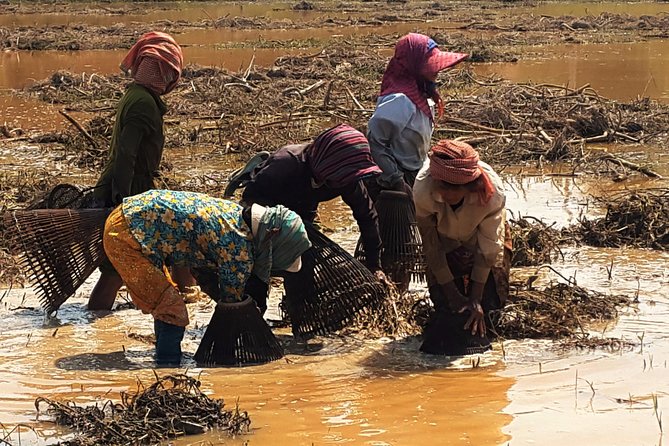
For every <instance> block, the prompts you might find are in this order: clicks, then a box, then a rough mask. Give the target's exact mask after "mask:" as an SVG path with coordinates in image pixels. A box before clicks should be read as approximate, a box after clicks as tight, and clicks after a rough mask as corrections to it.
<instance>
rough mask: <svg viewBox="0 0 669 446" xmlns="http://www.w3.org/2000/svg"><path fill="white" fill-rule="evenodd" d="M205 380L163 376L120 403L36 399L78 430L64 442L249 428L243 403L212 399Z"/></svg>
mask: <svg viewBox="0 0 669 446" xmlns="http://www.w3.org/2000/svg"><path fill="white" fill-rule="evenodd" d="M200 384H201V383H200V381H198V380H196V379H194V378H191V377H189V376H186V375H182V374H175V375H167V376H163V377H158V376H157V375H156V382H155V383H153V384H151V385H150V386H149V387H148V388H145V387H144V385H143V384H142V383H141V382H139V383H138V388H137V391H136V392H134V393H125V392H123V393H121V402H120V403H113V402H112V401H107V402H106V403H105V404H104V405H102V407H100V406H99V405H98V404H95V405H92V406H77V405H76V404H74V403H60V402H57V401H53V400H49V399H47V398H42V397H40V398H37V400H35V406H36V407H37V410H38V416H39V413H40V407H41V405H42V404H46V405H47V406H48V407H47V410H46V412H47V414H48V415H49V416H51V417H52V418H53V419H54V421H55V422H56V424H59V425H63V426H68V427H71V428H72V429H74V430H75V431H76V433H77V436H76V437H75V438H74V439H72V440H68V441H65V442H61V443H59V444H60V445H62V446H89V445H119V444H133V445H153V444H158V443H161V442H163V441H166V440H169V439H171V438H175V437H180V436H183V435H191V434H201V433H204V432H205V431H206V430H209V429H214V428H215V429H217V430H219V431H223V432H226V433H228V434H229V435H230V436H236V435H239V434H244V433H247V432H248V431H249V427H250V425H251V420H250V418H249V416H248V414H247V413H246V412H241V411H240V410H239V408H238V407H235V408H234V409H233V410H226V409H224V403H223V400H222V399H211V398H209V397H208V396H207V395H205V394H204V393H202V390H200Z"/></svg>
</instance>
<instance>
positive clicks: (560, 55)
mask: <svg viewBox="0 0 669 446" xmlns="http://www.w3.org/2000/svg"><path fill="white" fill-rule="evenodd" d="M298 31H299V32H303V30H298ZM354 31H355V29H348V30H347V31H338V32H342V33H344V34H345V33H346V32H354ZM360 31H361V32H364V33H366V32H368V31H369V30H367V29H364V28H361V29H360ZM254 32H255V31H254ZM223 33H224V34H225V33H227V31H225V32H223ZM283 33H284V31H277V32H272V33H268V34H267V38H273V39H278V40H280V39H281V38H282V35H283ZM198 34H200V35H199V36H198ZM213 34H215V33H213ZM284 37H285V36H284ZM193 38H194V39H196V40H197V39H205V40H206V35H205V34H201V32H200V31H194V34H193ZM323 42H325V40H324V41H323ZM184 50H185V58H186V61H187V62H189V63H197V64H201V65H211V66H217V67H222V68H226V69H229V70H232V71H238V70H241V69H245V68H246V67H247V66H248V65H249V63H250V62H251V60H253V63H254V64H255V65H256V66H263V67H267V66H271V65H272V64H273V63H274V61H275V60H276V58H277V57H279V56H281V55H286V54H313V53H316V52H317V51H319V48H318V47H316V48H308V49H299V48H296V49H293V48H291V49H285V48H284V49H281V48H258V49H252V48H225V49H223V48H220V49H219V48H215V47H213V46H205V45H198V46H189V47H186V48H185V49H184ZM124 54H125V51H124V50H112V51H74V52H58V51H36V52H6V53H0V62H1V64H0V122H8V123H13V124H14V125H15V126H17V127H21V128H24V129H35V128H42V129H44V128H47V129H56V128H61V127H62V126H63V125H64V124H65V121H64V119H63V118H61V117H60V116H59V115H57V109H56V108H55V107H52V106H44V105H43V104H40V103H38V102H37V101H34V100H29V99H28V100H25V101H23V100H19V99H17V98H15V97H12V96H11V94H10V92H9V91H8V90H9V89H12V88H23V87H25V86H28V85H30V84H31V83H34V82H35V81H36V80H41V79H45V78H47V77H49V76H51V74H53V73H54V72H55V71H58V70H68V71H71V72H74V73H86V75H87V76H90V75H91V74H93V73H98V74H109V73H116V72H118V71H119V70H118V64H119V61H120V60H121V59H122V58H123V56H124ZM541 54H542V56H541V57H540V58H538V59H530V60H521V61H520V62H517V63H490V64H477V65H475V66H474V69H475V70H476V72H477V73H479V74H483V75H493V74H494V75H498V76H501V77H503V78H506V79H509V80H511V81H513V82H530V81H531V82H537V83H552V84H557V85H568V86H570V87H581V86H582V85H584V84H586V83H587V84H590V85H591V86H592V87H593V88H594V89H595V90H596V91H597V92H598V93H599V94H601V95H603V96H606V97H610V98H612V99H618V100H633V99H635V98H637V97H638V96H648V97H651V98H653V99H656V100H658V101H662V102H667V101H669V71H667V70H666V69H664V68H665V67H664V65H665V63H664V61H665V60H666V59H667V57H669V41H660V40H657V41H651V42H644V43H633V44H609V45H577V46H574V45H557V46H553V47H545V48H542V49H541ZM166 99H167V100H168V101H169V97H168V98H166ZM370 106H371V104H370Z"/></svg>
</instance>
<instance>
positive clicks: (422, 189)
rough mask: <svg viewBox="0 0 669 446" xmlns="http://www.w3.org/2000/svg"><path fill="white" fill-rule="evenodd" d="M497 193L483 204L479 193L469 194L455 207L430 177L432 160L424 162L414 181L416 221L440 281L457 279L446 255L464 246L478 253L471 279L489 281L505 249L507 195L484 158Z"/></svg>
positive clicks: (426, 251) (485, 170)
mask: <svg viewBox="0 0 669 446" xmlns="http://www.w3.org/2000/svg"><path fill="white" fill-rule="evenodd" d="M479 165H480V166H481V168H482V169H483V171H484V172H486V173H487V174H488V176H489V177H490V180H491V182H492V184H493V185H494V186H495V192H494V194H493V196H492V197H491V198H490V201H489V202H488V203H487V204H485V205H481V204H480V203H479V196H478V193H468V194H467V195H465V197H464V200H463V202H462V205H460V207H458V208H457V209H455V210H454V209H453V208H452V207H451V205H449V204H448V203H445V202H443V200H442V199H441V197H440V196H439V195H438V193H437V192H436V190H437V187H438V183H436V181H437V180H434V179H433V178H432V177H431V176H430V162H429V160H427V161H426V162H425V164H424V165H423V167H422V169H421V170H420V172H418V176H417V177H416V183H415V184H414V189H413V196H414V202H415V203H416V222H417V223H418V229H419V231H420V234H421V237H422V241H423V252H424V253H425V257H426V260H427V265H428V268H429V269H430V271H431V272H432V274H434V276H435V277H436V279H437V282H438V283H439V284H445V283H447V282H450V281H452V280H453V278H454V277H453V273H452V272H451V269H450V267H449V266H448V262H447V260H446V254H448V253H449V252H452V251H454V250H455V249H457V248H459V247H460V246H464V247H466V248H468V249H471V250H472V251H473V252H474V267H473V269H472V273H471V276H470V277H471V280H473V281H475V282H479V283H485V282H486V280H487V279H488V275H489V274H490V268H491V267H493V266H495V265H496V264H498V262H501V261H502V259H503V252H504V235H505V232H504V231H505V228H504V225H505V222H506V210H505V204H506V196H505V195H504V189H503V184H502V180H501V179H500V178H499V176H498V175H497V174H496V173H495V172H494V171H493V170H492V168H491V167H490V166H489V165H488V164H486V163H484V162H482V161H480V162H479Z"/></svg>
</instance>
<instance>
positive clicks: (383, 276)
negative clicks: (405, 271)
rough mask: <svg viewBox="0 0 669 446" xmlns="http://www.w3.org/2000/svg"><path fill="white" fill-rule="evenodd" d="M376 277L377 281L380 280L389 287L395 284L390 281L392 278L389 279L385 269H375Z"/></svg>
mask: <svg viewBox="0 0 669 446" xmlns="http://www.w3.org/2000/svg"><path fill="white" fill-rule="evenodd" d="M374 277H375V278H376V280H377V282H379V283H380V284H382V285H384V286H387V287H389V286H391V285H393V283H392V282H391V281H390V279H388V277H387V276H386V274H385V273H384V272H383V271H381V270H380V269H379V270H376V271H374Z"/></svg>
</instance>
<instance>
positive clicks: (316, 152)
mask: <svg viewBox="0 0 669 446" xmlns="http://www.w3.org/2000/svg"><path fill="white" fill-rule="evenodd" d="M304 153H305V155H306V160H307V163H308V164H309V167H310V168H311V171H312V172H313V175H314V178H315V179H316V181H318V182H320V183H324V182H326V181H327V183H328V186H329V187H332V188H340V187H345V186H348V185H349V184H352V183H354V182H356V181H358V180H360V179H362V178H365V177H368V176H373V175H378V174H380V173H381V169H380V168H379V166H377V165H376V164H375V163H374V161H373V160H372V155H371V152H370V150H369V142H367V138H365V135H363V134H362V133H360V132H359V131H357V130H356V129H354V128H353V127H351V126H349V125H346V124H339V125H338V126H336V127H333V128H331V129H329V130H326V131H324V132H323V133H321V134H320V135H318V136H317V137H316V139H315V140H314V142H312V143H311V144H309V145H308V146H307V147H306V148H305V149H304Z"/></svg>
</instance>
